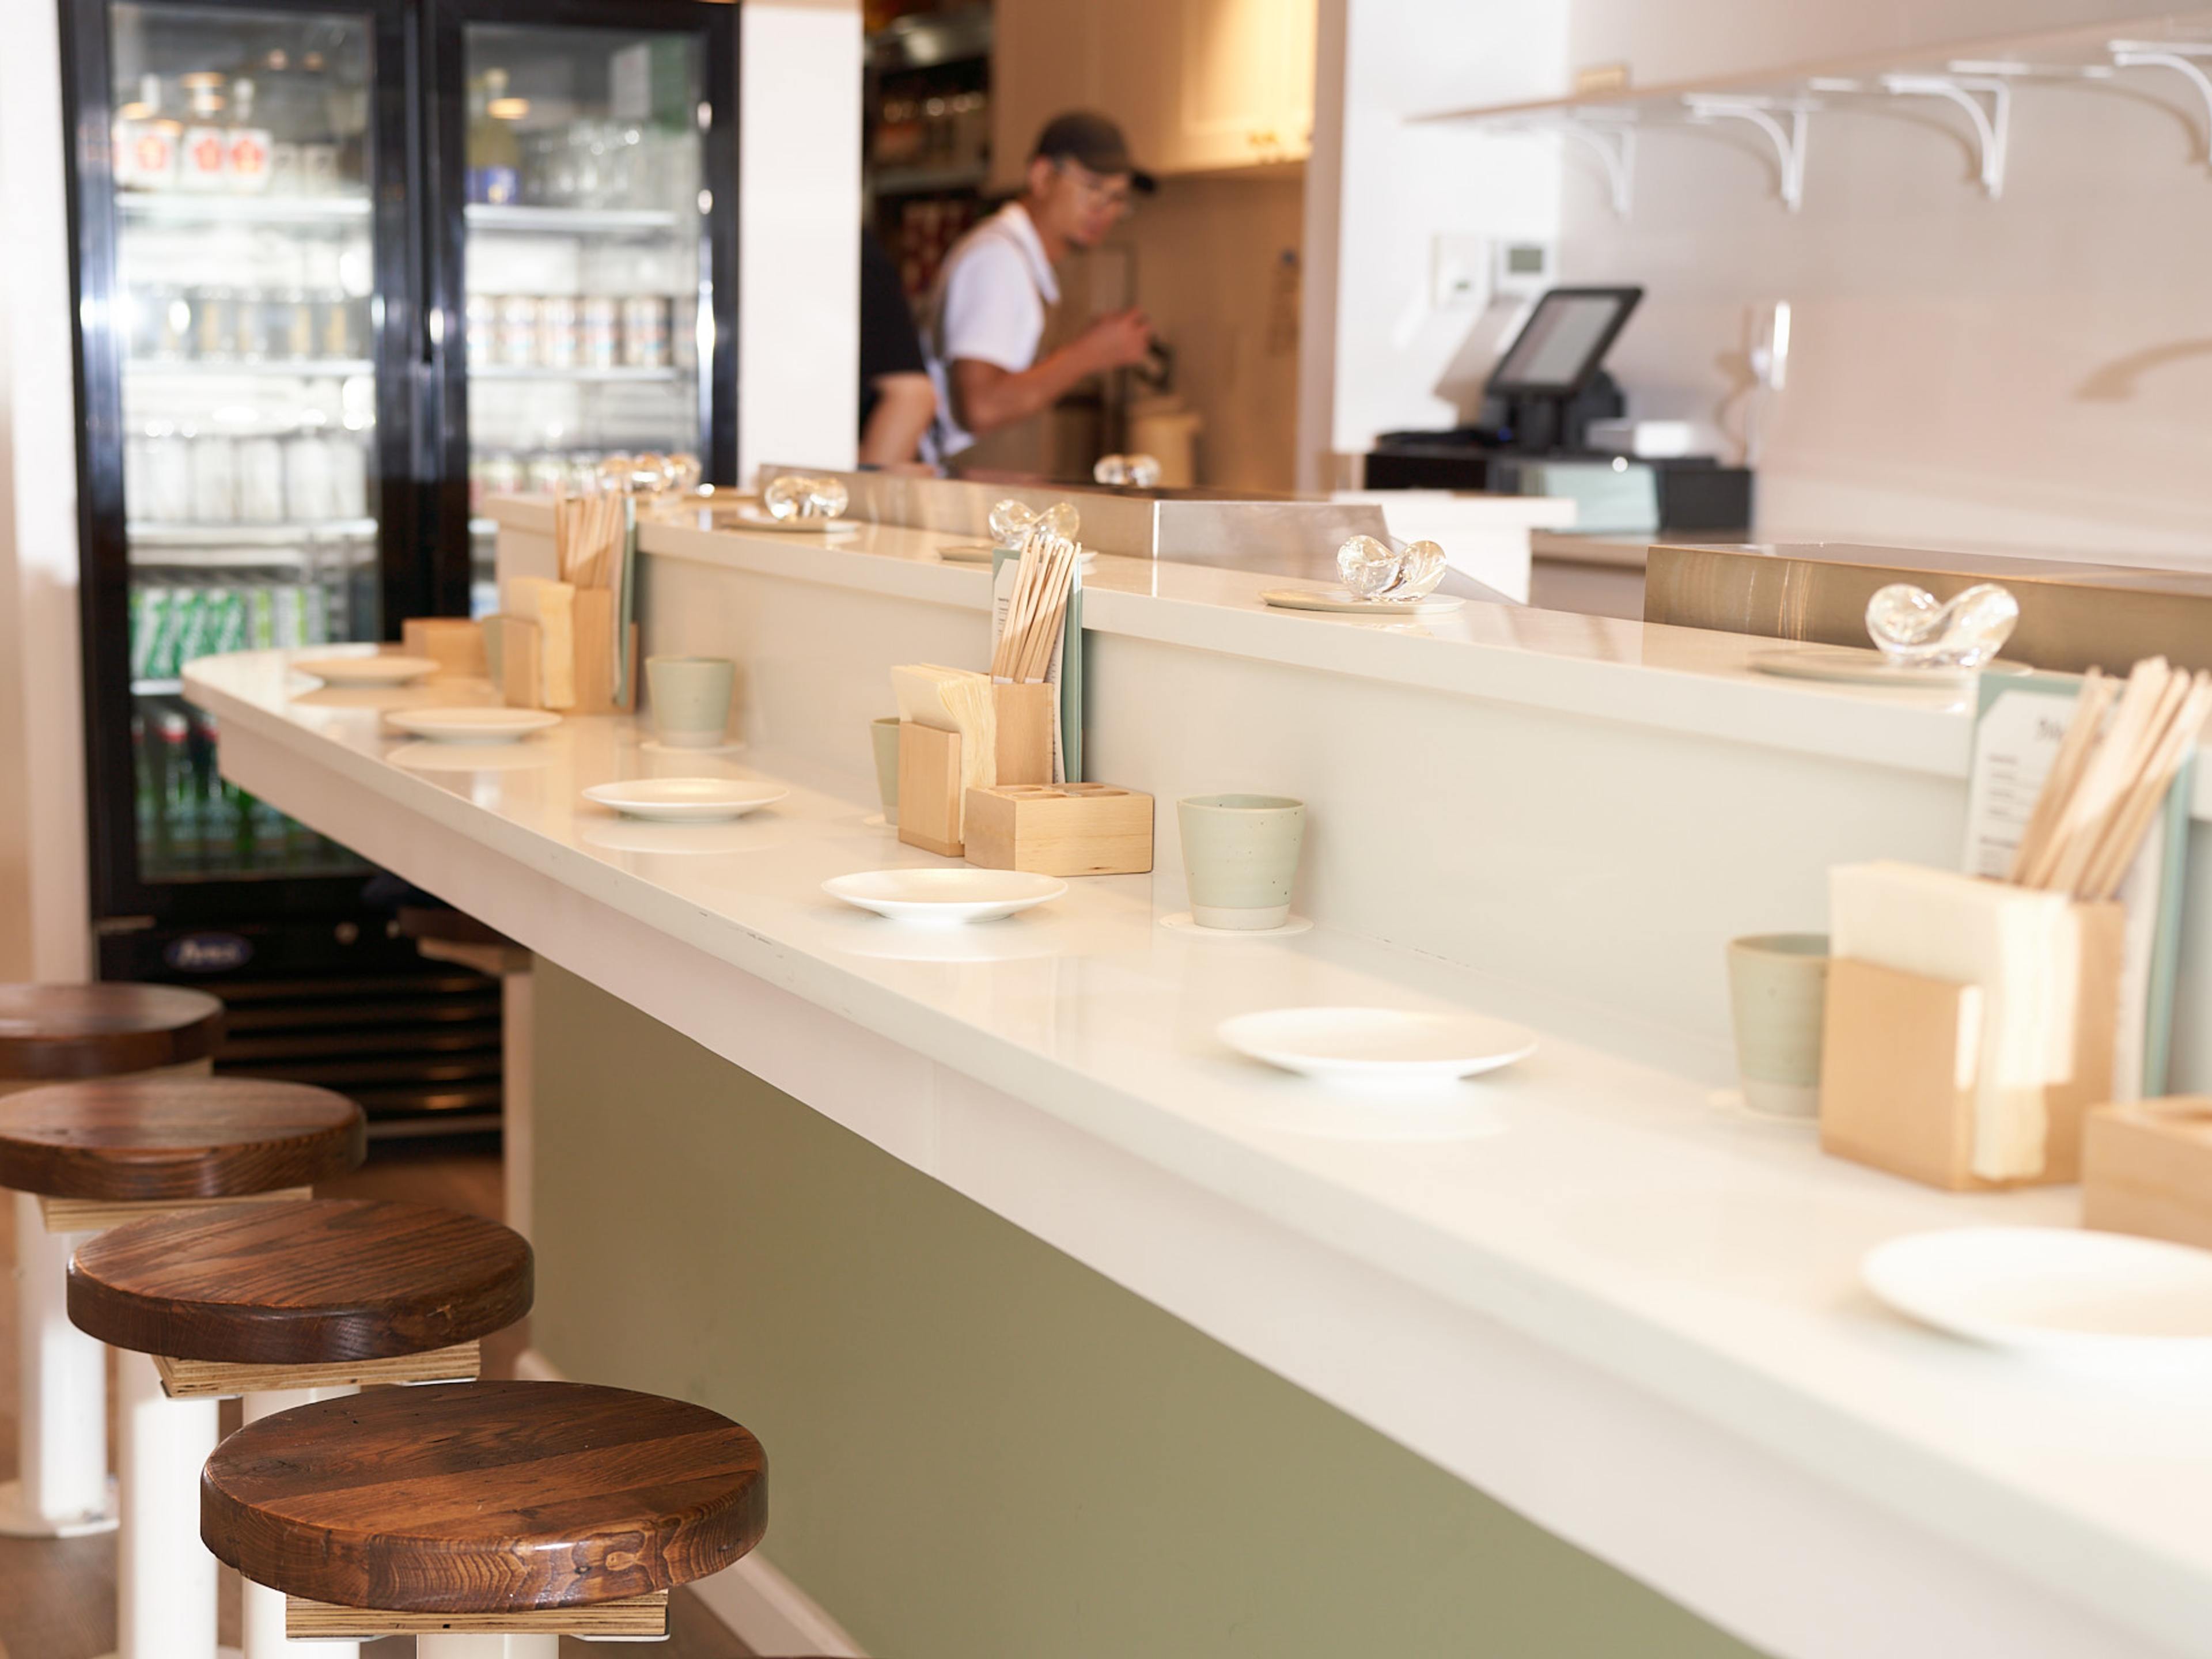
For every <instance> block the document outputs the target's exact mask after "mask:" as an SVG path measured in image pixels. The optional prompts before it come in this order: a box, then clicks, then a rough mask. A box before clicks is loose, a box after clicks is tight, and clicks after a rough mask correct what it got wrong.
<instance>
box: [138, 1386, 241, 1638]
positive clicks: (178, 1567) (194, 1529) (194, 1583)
mask: <svg viewBox="0 0 2212 1659" xmlns="http://www.w3.org/2000/svg"><path fill="white" fill-rule="evenodd" d="M118 1359H119V1360H120V1361H121V1367H120V1377H121V1383H120V1387H119V1389H118V1392H119V1393H120V1395H121V1396H122V1407H123V1413H122V1417H123V1434H122V1440H123V1447H122V1450H123V1456H122V1460H121V1462H122V1470H123V1524H122V1528H121V1530H120V1533H119V1535H118V1539H117V1548H116V1562H115V1569H116V1571H115V1588H116V1633H117V1637H118V1641H117V1644H116V1650H117V1653H118V1659H215V1655H216V1645H215V1620H216V1610H215V1601H216V1560H215V1557H213V1556H212V1555H210V1554H209V1553H208V1552H207V1547H206V1546H205V1545H204V1544H203V1543H201V1542H200V1466H201V1465H202V1464H204V1463H205V1462H207V1460H208V1454H209V1453H210V1452H212V1451H213V1450H214V1449H215V1444H216V1401H212V1400H172V1399H170V1398H169V1397H168V1396H167V1395H165V1394H163V1393H162V1392H161V1373H160V1372H158V1371H156V1370H155V1369H154V1362H153V1360H152V1359H150V1358H148V1357H147V1356H146V1355H144V1354H143V1353H122V1354H118Z"/></svg>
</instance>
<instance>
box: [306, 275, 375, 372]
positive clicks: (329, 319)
mask: <svg viewBox="0 0 2212 1659" xmlns="http://www.w3.org/2000/svg"><path fill="white" fill-rule="evenodd" d="M315 325H316V327H315V331H316V333H317V335H318V336H319V338H320V343H321V348H322V351H321V355H322V356H325V357H328V358H331V359H332V360H333V361H336V362H343V361H346V360H349V359H351V358H355V357H359V356H364V355H365V353H364V352H363V350H362V343H361V340H360V338H359V337H358V336H357V334H356V331H355V328H354V302H353V301H351V300H350V299H349V298H347V297H346V295H344V294H343V293H341V292H339V291H337V290H336V289H333V290H331V292H330V293H328V294H322V295H317V296H316V298H315Z"/></svg>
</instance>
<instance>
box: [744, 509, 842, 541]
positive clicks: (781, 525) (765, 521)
mask: <svg viewBox="0 0 2212 1659" xmlns="http://www.w3.org/2000/svg"><path fill="white" fill-rule="evenodd" d="M730 517H731V518H732V520H735V521H736V522H738V524H741V525H743V526H744V527H745V528H746V529H748V530H812V531H817V532H821V533H822V534H823V535H827V536H842V535H845V534H847V533H848V532H851V531H854V530H858V529H860V527H861V525H860V520H858V519H779V518H775V517H774V516H772V515H771V514H770V513H769V510H768V509H767V508H766V507H739V508H738V510H737V511H736V512H734V513H731V514H730Z"/></svg>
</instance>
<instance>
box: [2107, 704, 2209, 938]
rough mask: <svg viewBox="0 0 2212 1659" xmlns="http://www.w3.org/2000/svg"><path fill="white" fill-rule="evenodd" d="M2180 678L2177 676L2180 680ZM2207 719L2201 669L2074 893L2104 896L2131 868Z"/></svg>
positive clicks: (2116, 888) (2114, 890)
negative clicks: (2153, 820) (2152, 820)
mask: <svg viewBox="0 0 2212 1659" xmlns="http://www.w3.org/2000/svg"><path fill="white" fill-rule="evenodd" d="M2175 678H2176V679H2177V680H2179V678H2181V677H2180V676H2179V675H2177V676H2175ZM2208 717H2212V674H2208V673H2205V672H2203V671H2199V672H2198V673H2197V675H2196V676H2195V678H2192V679H2191V680H2190V681H2189V683H2188V686H2187V690H2186V691H2185V695H2184V696H2183V697H2182V699H2181V701H2180V703H2179V707H2178V708H2175V710H2174V711H2173V716H2172V719H2171V720H2169V721H2168V722H2167V723H2166V728H2165V730H2163V731H2162V732H2160V734H2159V738H2158V742H2157V745H2156V747H2155V748H2154V750H2152V751H2151V755H2150V759H2149V761H2148V764H2147V765H2146V766H2145V767H2144V769H2143V770H2142V773H2141V774H2140V775H2138V777H2137V778H2136V782H2135V785H2134V787H2132V788H2131V789H2130V791H2129V793H2128V795H2127V797H2126V799H2124V801H2123V802H2122V803H2121V805H2120V808H2119V810H2118V811H2117V812H2116V813H2115V814H2114V815H2113V817H2112V820H2111V821H2110V823H2109V825H2108V827H2107V829H2106V833H2105V835H2104V836H2102V837H2100V840H2099V843H2098V849H2097V854H2096V856H2095V858H2094V859H2093V860H2091V862H2090V866H2089V869H2088V872H2087V874H2086V875H2085V876H2084V878H2083V879H2082V882H2081V887H2080V889H2079V890H2077V896H2080V897H2083V898H2092V899H2109V898H2111V897H2112V896H2114V895H2115V894H2117V893H2118V891H2119V890H2120V886H2121V884H2123V883H2124V882H2125V881H2126V880H2127V878H2128V873H2129V872H2130V871H2131V870H2132V869H2133V868H2134V867H2135V862H2136V854H2137V853H2138V851H2140V850H2141V848H2142V840H2143V836H2145V835H2146V834H2148V832H2149V829H2150V823H2151V819H2152V818H2154V817H2156V816H2157V814H2158V811H2159V809H2160V807H2161V806H2162V805H2165V802H2166V792H2167V791H2168V790H2169V789H2171V788H2172V787H2173V780H2174V777H2175V775H2177V774H2179V772H2180V770H2181V767H2182V763H2183V762H2184V761H2185V760H2186V759H2187V758H2188V755H2189V751H2190V749H2191V747H2192V746H2193V745H2194V744H2197V742H2198V741H2200V740H2201V739H2202V738H2203V734H2204V722H2205V720H2206V719H2207V718H2208Z"/></svg>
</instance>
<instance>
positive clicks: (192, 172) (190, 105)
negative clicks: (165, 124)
mask: <svg viewBox="0 0 2212 1659" xmlns="http://www.w3.org/2000/svg"><path fill="white" fill-rule="evenodd" d="M179 84H181V85H182V86H183V88H185V99H186V108H187V110H188V111H189V112H190V118H189V119H188V120H187V121H186V123H185V135H184V141H183V148H182V150H181V154H180V159H179V161H178V167H177V185H178V188H179V189H180V190H187V191H195V192H197V193H199V194H203V195H212V194H215V193H217V192H220V191H226V190H228V189H229V188H230V131H229V129H228V128H227V127H225V126H224V125H222V76H220V75H217V74H215V73H214V72H213V71H211V70H201V71H200V72H198V73H197V74H194V75H187V76H185V77H184V79H183V81H182V82H180V83H179Z"/></svg>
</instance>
